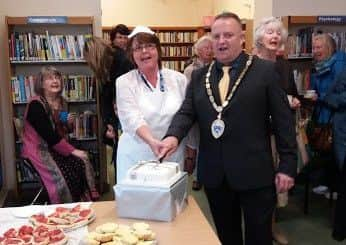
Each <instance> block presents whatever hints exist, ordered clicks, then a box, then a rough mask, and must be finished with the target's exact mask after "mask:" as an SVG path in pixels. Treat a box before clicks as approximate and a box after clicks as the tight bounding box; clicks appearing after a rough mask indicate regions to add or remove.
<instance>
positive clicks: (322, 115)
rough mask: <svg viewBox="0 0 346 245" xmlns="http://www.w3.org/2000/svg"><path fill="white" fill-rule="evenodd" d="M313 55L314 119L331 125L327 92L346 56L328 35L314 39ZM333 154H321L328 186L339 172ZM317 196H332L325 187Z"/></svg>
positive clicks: (340, 69)
mask: <svg viewBox="0 0 346 245" xmlns="http://www.w3.org/2000/svg"><path fill="white" fill-rule="evenodd" d="M312 54H313V59H314V67H313V72H312V74H311V81H310V87H311V89H313V90H315V91H316V95H315V96H314V97H313V98H312V100H313V101H315V107H314V111H313V118H314V120H315V121H316V122H317V123H319V124H327V123H331V118H332V114H331V108H330V107H328V106H327V105H326V103H325V96H326V93H327V91H329V90H330V89H331V87H332V86H333V85H334V84H335V80H336V77H337V76H338V75H339V74H340V73H341V72H342V71H343V70H345V67H346V54H345V53H344V52H341V51H337V50H336V44H335V41H334V39H333V38H332V36H330V35H329V34H327V33H323V34H316V35H315V36H313V38H312ZM332 155H333V154H332V152H327V153H323V154H321V156H320V157H321V159H323V161H324V162H325V163H326V164H324V165H325V173H324V174H325V175H326V176H325V177H326V180H325V181H326V184H327V185H329V186H332V187H333V185H334V177H333V176H334V175H335V172H336V171H337V169H336V165H335V164H334V159H333V156H332ZM313 191H314V192H315V193H317V194H325V195H326V196H328V195H330V193H329V189H328V187H327V186H325V185H320V186H317V187H314V188H313Z"/></svg>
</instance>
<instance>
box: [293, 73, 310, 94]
mask: <svg viewBox="0 0 346 245" xmlns="http://www.w3.org/2000/svg"><path fill="white" fill-rule="evenodd" d="M293 74H294V80H295V82H296V85H297V90H298V93H299V94H301V95H303V94H304V93H305V91H306V90H308V89H310V69H305V70H297V69H296V70H293Z"/></svg>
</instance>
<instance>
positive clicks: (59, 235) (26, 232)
mask: <svg viewBox="0 0 346 245" xmlns="http://www.w3.org/2000/svg"><path fill="white" fill-rule="evenodd" d="M67 242H68V239H67V236H66V234H65V233H64V231H63V230H62V229H58V228H48V227H46V226H36V227H33V226H30V225H22V226H20V227H19V228H10V229H8V230H7V231H6V232H5V233H4V234H2V235H0V245H29V244H32V245H47V244H54V245H64V244H67Z"/></svg>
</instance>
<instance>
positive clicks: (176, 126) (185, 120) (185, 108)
mask: <svg viewBox="0 0 346 245" xmlns="http://www.w3.org/2000/svg"><path fill="white" fill-rule="evenodd" d="M197 80H198V78H197V76H196V72H195V71H194V72H193V73H192V77H191V82H190V83H189V85H188V86H187V89H186V94H185V99H184V101H183V103H182V105H181V107H180V109H179V110H178V112H177V113H176V114H175V115H174V117H173V119H172V122H171V124H170V126H169V128H168V130H167V133H166V136H165V137H168V136H175V137H177V138H178V141H179V142H180V141H181V140H182V139H183V138H184V137H185V136H186V135H187V134H188V132H189V130H190V128H191V127H192V125H193V123H194V121H195V116H196V115H195V108H194V105H193V90H194V84H195V83H196V81H197Z"/></svg>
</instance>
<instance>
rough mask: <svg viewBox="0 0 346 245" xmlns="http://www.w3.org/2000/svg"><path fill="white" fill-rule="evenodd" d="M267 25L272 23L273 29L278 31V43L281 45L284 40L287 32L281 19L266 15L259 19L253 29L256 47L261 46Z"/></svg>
mask: <svg viewBox="0 0 346 245" xmlns="http://www.w3.org/2000/svg"><path fill="white" fill-rule="evenodd" d="M268 25H273V26H274V28H275V29H277V30H279V31H280V35H281V43H280V45H283V44H284V43H285V42H286V40H287V35H288V33H287V30H286V28H285V27H284V25H283V23H282V22H281V20H280V19H278V18H275V17H266V18H263V19H262V20H261V21H260V23H259V25H258V26H257V27H256V29H255V38H254V43H255V47H256V48H261V47H262V39H263V36H264V34H265V31H266V28H267V26H268Z"/></svg>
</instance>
